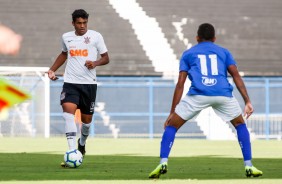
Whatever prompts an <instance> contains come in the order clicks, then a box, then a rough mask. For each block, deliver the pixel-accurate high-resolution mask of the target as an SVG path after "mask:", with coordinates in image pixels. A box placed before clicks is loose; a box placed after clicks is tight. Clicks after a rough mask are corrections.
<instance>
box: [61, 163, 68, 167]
mask: <svg viewBox="0 0 282 184" xmlns="http://www.w3.org/2000/svg"><path fill="white" fill-rule="evenodd" d="M61 167H63V168H67V167H69V166H68V165H67V164H66V162H62V163H61Z"/></svg>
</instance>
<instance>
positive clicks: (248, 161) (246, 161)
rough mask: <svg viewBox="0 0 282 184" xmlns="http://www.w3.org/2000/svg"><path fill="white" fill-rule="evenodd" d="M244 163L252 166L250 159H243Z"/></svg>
mask: <svg viewBox="0 0 282 184" xmlns="http://www.w3.org/2000/svg"><path fill="white" fill-rule="evenodd" d="M244 163H245V166H250V167H252V166H253V164H252V161H251V160H245V161H244Z"/></svg>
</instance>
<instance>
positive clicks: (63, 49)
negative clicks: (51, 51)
mask: <svg viewBox="0 0 282 184" xmlns="http://www.w3.org/2000/svg"><path fill="white" fill-rule="evenodd" d="M62 51H63V52H68V49H67V46H66V44H65V40H64V36H62Z"/></svg>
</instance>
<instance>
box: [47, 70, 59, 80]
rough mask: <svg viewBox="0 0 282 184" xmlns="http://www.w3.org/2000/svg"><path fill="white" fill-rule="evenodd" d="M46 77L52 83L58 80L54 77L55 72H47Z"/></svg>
mask: <svg viewBox="0 0 282 184" xmlns="http://www.w3.org/2000/svg"><path fill="white" fill-rule="evenodd" d="M47 73H48V77H49V78H50V79H51V80H52V81H55V80H57V79H58V77H56V75H55V72H54V71H52V70H48V72H47Z"/></svg>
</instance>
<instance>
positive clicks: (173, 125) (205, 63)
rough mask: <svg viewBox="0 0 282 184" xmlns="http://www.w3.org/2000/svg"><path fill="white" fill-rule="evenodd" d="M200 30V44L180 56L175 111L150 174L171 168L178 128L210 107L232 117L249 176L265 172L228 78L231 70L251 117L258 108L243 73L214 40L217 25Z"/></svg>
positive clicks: (224, 117)
mask: <svg viewBox="0 0 282 184" xmlns="http://www.w3.org/2000/svg"><path fill="white" fill-rule="evenodd" d="M197 33H198V34H197V37H196V39H197V41H198V44H197V45H195V46H193V47H192V48H190V49H188V50H186V51H185V52H184V53H183V55H182V57H181V60H180V67H179V68H180V71H179V77H178V82H177V84H176V87H175V91H174V96H173V100H172V106H171V111H170V115H169V117H168V118H167V120H166V122H165V124H164V126H165V131H164V133H163V137H162V141H161V151H160V158H161V159H160V164H159V165H158V166H157V167H156V169H154V170H153V171H152V172H151V173H150V174H149V178H159V177H160V175H161V174H165V173H166V172H167V166H168V157H169V153H170V150H171V147H172V145H173V142H174V139H175V134H176V132H177V130H178V129H179V128H180V127H181V126H182V125H183V124H184V123H185V122H186V121H188V120H190V119H192V118H193V117H194V116H196V115H197V114H199V112H200V111H201V110H203V109H205V108H207V107H212V108H213V109H214V111H215V113H216V114H217V115H218V116H220V117H221V118H222V119H223V120H224V121H230V122H231V123H232V125H233V126H234V127H235V129H236V131H237V136H238V141H239V144H240V146H241V150H242V154H243V158H244V165H245V172H246V176H247V177H250V176H254V177H257V176H261V175H262V174H263V173H262V171H260V170H258V169H257V168H256V167H254V166H253V165H252V152H251V143H250V135H249V131H248V129H247V126H246V124H245V122H244V118H243V116H242V110H241V108H240V106H239V103H238V101H237V100H236V98H235V97H234V96H233V94H232V91H233V87H232V85H231V84H230V83H229V82H228V79H227V73H229V74H230V75H231V77H232V78H233V81H234V83H235V85H236V87H237V89H238V91H239V92H240V94H241V96H242V98H243V99H244V102H245V108H244V111H243V114H244V116H245V117H246V118H248V117H249V116H250V115H251V114H252V113H253V111H254V109H253V106H252V104H251V101H250V98H249V96H248V93H247V90H246V87H245V84H244V82H243V80H242V78H241V76H240V75H239V72H238V69H237V65H236V61H235V60H234V59H233V57H232V55H231V53H230V52H229V51H228V50H227V49H225V48H223V47H221V46H219V45H216V44H215V43H214V42H215V40H216V38H215V29H214V27H213V25H211V24H209V23H204V24H201V25H200V26H199V28H198V32H197ZM187 76H188V77H189V79H190V80H191V86H190V89H189V91H188V93H187V95H186V96H185V97H184V98H183V99H181V97H182V93H183V89H184V83H185V80H186V78H187Z"/></svg>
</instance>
